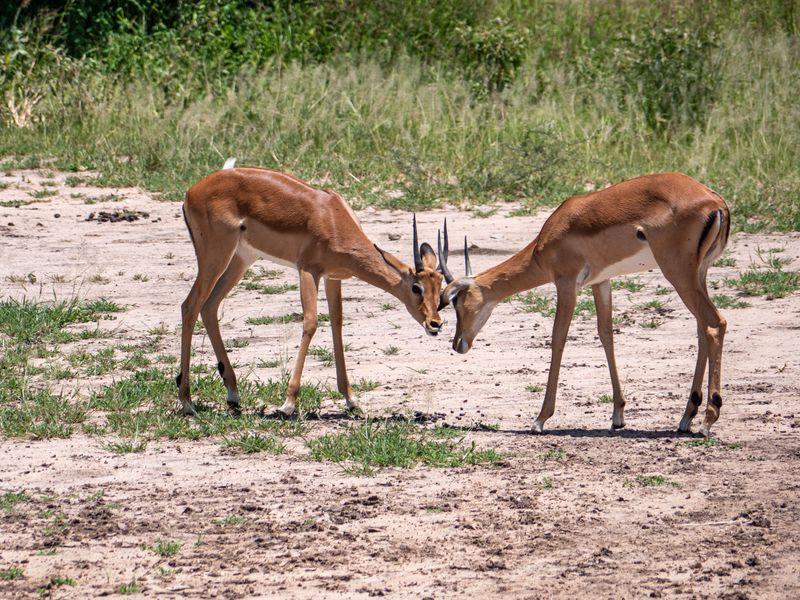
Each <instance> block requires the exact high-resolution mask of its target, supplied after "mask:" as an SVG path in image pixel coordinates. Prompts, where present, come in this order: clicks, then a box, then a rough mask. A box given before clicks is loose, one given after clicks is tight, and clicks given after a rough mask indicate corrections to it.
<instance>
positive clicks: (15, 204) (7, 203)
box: [0, 200, 33, 208]
mask: <svg viewBox="0 0 800 600" xmlns="http://www.w3.org/2000/svg"><path fill="white" fill-rule="evenodd" d="M28 204H33V201H32V200H3V201H0V206H2V207H3V208H19V207H20V206H27V205H28Z"/></svg>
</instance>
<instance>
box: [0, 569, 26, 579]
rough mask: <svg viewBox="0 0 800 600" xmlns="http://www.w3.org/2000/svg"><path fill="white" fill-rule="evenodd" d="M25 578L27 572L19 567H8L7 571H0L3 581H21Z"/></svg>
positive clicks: (0, 577)
mask: <svg viewBox="0 0 800 600" xmlns="http://www.w3.org/2000/svg"><path fill="white" fill-rule="evenodd" d="M24 576H25V572H24V571H23V570H22V569H20V568H19V567H8V568H7V569H2V570H0V579H2V580H3V581H13V580H14V579H21V578H22V577H24Z"/></svg>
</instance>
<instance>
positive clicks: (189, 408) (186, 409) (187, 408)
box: [181, 402, 197, 417]
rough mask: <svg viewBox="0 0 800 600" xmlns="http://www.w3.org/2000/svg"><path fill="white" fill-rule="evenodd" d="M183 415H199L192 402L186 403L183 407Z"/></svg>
mask: <svg viewBox="0 0 800 600" xmlns="http://www.w3.org/2000/svg"><path fill="white" fill-rule="evenodd" d="M181 414H182V415H183V416H184V417H194V416H196V415H197V408H195V406H194V404H192V403H191V402H189V403H185V404H184V405H183V407H181Z"/></svg>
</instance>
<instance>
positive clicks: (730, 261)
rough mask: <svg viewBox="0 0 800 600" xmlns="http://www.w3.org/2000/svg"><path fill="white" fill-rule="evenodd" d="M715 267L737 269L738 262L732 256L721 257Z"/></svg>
mask: <svg viewBox="0 0 800 600" xmlns="http://www.w3.org/2000/svg"><path fill="white" fill-rule="evenodd" d="M714 266H715V267H735V266H736V260H735V259H734V258H733V257H732V256H720V257H719V258H718V259H717V261H716V262H715V263H714Z"/></svg>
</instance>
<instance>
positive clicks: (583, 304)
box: [574, 298, 597, 316]
mask: <svg viewBox="0 0 800 600" xmlns="http://www.w3.org/2000/svg"><path fill="white" fill-rule="evenodd" d="M574 314H575V316H592V315H596V314H597V307H595V305H594V298H580V299H578V302H577V303H576V304H575V313H574Z"/></svg>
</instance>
